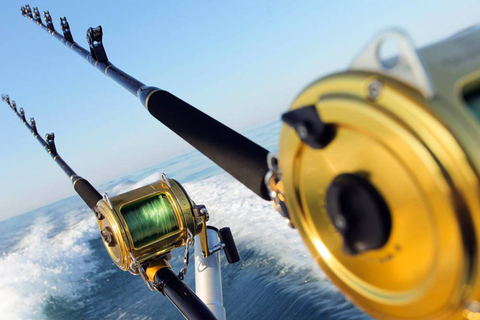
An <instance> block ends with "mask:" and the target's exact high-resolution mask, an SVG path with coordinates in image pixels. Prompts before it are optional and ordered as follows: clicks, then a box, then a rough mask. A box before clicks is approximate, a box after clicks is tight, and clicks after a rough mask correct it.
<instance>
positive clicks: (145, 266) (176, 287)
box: [2, 94, 240, 320]
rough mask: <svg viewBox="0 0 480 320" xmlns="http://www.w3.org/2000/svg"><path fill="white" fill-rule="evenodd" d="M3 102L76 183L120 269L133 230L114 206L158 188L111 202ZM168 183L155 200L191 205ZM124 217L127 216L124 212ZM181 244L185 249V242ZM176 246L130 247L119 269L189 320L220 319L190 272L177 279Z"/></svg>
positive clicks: (51, 137) (185, 216) (50, 135)
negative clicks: (189, 279)
mask: <svg viewBox="0 0 480 320" xmlns="http://www.w3.org/2000/svg"><path fill="white" fill-rule="evenodd" d="M2 101H5V102H6V103H7V104H8V105H9V106H10V108H11V109H12V110H13V112H14V113H15V114H16V115H17V116H18V118H19V119H20V120H21V121H22V122H23V123H24V124H25V126H26V127H27V129H28V130H29V131H30V132H31V133H32V134H33V136H34V137H35V138H36V139H37V140H38V142H39V143H40V144H41V145H42V147H43V148H44V149H45V151H47V152H48V154H49V155H50V156H51V157H52V158H53V160H54V161H55V162H56V163H57V164H58V165H59V166H60V168H62V170H63V171H64V172H65V174H66V175H67V176H68V177H69V178H70V180H71V181H72V184H73V187H74V189H75V191H76V192H77V193H78V195H79V196H80V197H81V198H82V199H83V201H85V203H86V204H87V205H88V206H89V207H90V208H91V209H92V211H93V212H94V213H95V216H96V218H97V219H98V224H99V227H100V234H101V236H102V240H103V242H104V244H105V247H106V248H107V251H108V253H109V254H110V256H111V257H112V259H113V260H114V262H115V263H117V265H119V262H118V261H116V260H115V259H117V260H118V257H119V252H118V250H120V249H121V248H124V247H125V246H128V244H127V242H128V241H125V240H124V238H122V237H120V236H118V234H124V233H125V232H128V231H129V229H128V228H124V227H123V225H122V223H121V222H119V221H118V220H116V218H115V217H118V213H115V212H114V210H115V209H116V207H115V208H114V207H113V206H112V202H113V203H115V204H116V203H117V202H118V201H117V200H116V198H122V197H124V198H127V197H128V198H129V201H130V202H132V198H136V197H141V198H145V194H142V195H141V196H139V194H140V193H141V192H142V191H141V190H140V189H148V190H149V192H150V194H151V193H152V192H151V190H152V186H153V187H156V185H148V186H146V187H143V188H140V189H136V190H132V191H129V192H127V193H125V194H121V195H119V196H117V197H116V198H112V199H111V200H110V199H109V198H108V196H107V195H105V196H103V197H102V196H101V195H100V193H99V192H98V191H97V190H96V189H95V188H94V187H93V186H92V185H91V184H90V183H89V182H88V181H87V180H86V179H84V178H82V177H80V176H79V175H77V174H76V173H75V171H73V169H72V168H70V166H69V165H68V164H67V163H66V162H65V161H64V160H63V159H62V158H61V157H60V155H59V154H58V152H57V148H56V146H55V142H54V139H55V135H54V133H47V134H46V135H45V140H44V139H43V138H42V137H41V136H40V134H39V133H38V130H37V125H36V122H35V119H34V118H30V123H28V122H27V120H26V117H25V111H24V110H23V108H20V109H18V110H17V104H16V102H15V101H14V100H10V97H9V96H8V95H3V94H2ZM167 182H168V184H169V185H168V187H167V186H164V184H165V183H164V182H160V185H161V186H163V189H162V190H161V192H159V193H156V194H153V196H156V195H158V194H162V195H164V194H167V193H168V192H171V193H172V194H174V196H176V197H183V198H184V201H185V200H187V201H190V200H189V198H188V195H186V194H185V193H184V192H183V190H181V189H180V190H178V188H181V187H179V186H175V185H173V184H178V183H177V182H175V181H174V180H171V181H167ZM172 185H173V186H172ZM157 188H158V186H157ZM139 190H140V191H139ZM122 199H123V198H122ZM122 205H123V203H122V202H121V203H119V206H122ZM137 207H139V208H140V210H141V209H142V208H141V206H137ZM137 211H139V210H137ZM121 213H123V211H122V212H121ZM121 213H120V214H121ZM135 213H136V211H133V213H129V214H130V215H132V214H135ZM173 214H175V213H173ZM179 214H181V215H182V218H183V219H192V217H193V214H191V213H190V215H189V212H188V209H187V210H184V211H182V212H180V213H179ZM137 215H138V214H137ZM126 216H127V215H126V214H124V215H123V220H122V221H125V220H126V221H128V220H127V219H126ZM114 225H116V228H117V229H119V230H116V231H117V233H115V232H114V230H112V229H113V226H114ZM127 225H128V223H127ZM129 227H130V228H132V230H130V232H131V233H132V232H133V227H134V225H133V224H130V225H129ZM148 227H149V226H148V225H143V228H145V229H147V230H148ZM156 227H157V228H158V227H159V226H158V225H156ZM138 231H143V232H145V230H137V232H138ZM169 231H171V230H169ZM154 232H155V233H156V234H157V237H159V236H158V234H159V233H161V232H160V231H159V230H154ZM200 232H205V231H202V230H200V229H198V230H193V233H194V234H198V233H200ZM170 233H172V232H170ZM219 234H220V237H222V235H223V236H225V237H228V236H230V237H231V233H230V229H229V228H223V231H222V232H219ZM161 236H163V235H161ZM161 236H160V237H161ZM160 237H159V239H161V240H164V241H168V240H169V239H168V238H166V237H163V239H162V238H160ZM165 238H166V239H165ZM174 240H175V241H176V242H179V237H178V236H177V237H175V238H174ZM122 242H123V243H122ZM224 242H225V243H224V246H226V247H229V249H230V250H233V251H232V252H233V254H234V255H236V256H235V257H234V259H237V260H235V261H233V260H231V259H229V261H232V263H234V262H237V261H238V260H239V259H240V257H239V256H238V252H237V251H236V248H235V244H234V242H233V240H231V241H230V242H228V239H227V241H224ZM180 243H181V244H182V245H183V243H182V242H181V241H180ZM174 246H175V245H172V244H167V245H166V246H165V247H164V248H160V247H158V246H148V245H145V246H144V248H142V252H141V253H138V252H136V251H135V250H134V249H133V248H128V247H127V249H126V250H127V251H126V253H125V255H126V257H121V258H122V259H120V260H122V262H123V261H125V264H126V265H125V264H124V265H119V267H120V268H121V269H124V270H128V271H130V272H131V273H133V274H140V275H141V276H142V278H143V280H144V281H145V282H146V283H147V285H148V286H149V288H150V289H152V290H157V291H159V292H160V293H162V294H163V295H165V296H166V297H167V298H168V299H169V300H170V301H171V302H172V304H173V305H174V306H175V307H176V308H177V309H178V310H179V311H180V313H181V314H182V315H183V316H184V317H185V318H187V319H192V320H193V319H195V320H202V319H207V320H215V319H217V318H216V317H215V316H214V315H213V313H212V311H210V309H209V308H208V307H207V306H206V305H205V303H204V302H203V301H202V300H201V299H200V298H199V297H198V296H197V295H196V294H195V293H194V292H193V291H192V289H190V288H189V287H188V286H187V285H186V284H185V283H184V282H183V281H182V280H181V279H180V278H182V279H183V275H184V274H185V273H186V271H185V272H184V273H183V274H182V272H181V273H180V274H181V276H177V275H176V274H175V273H174V272H173V271H172V269H171V268H170V265H169V263H168V260H169V259H170V250H171V249H172V248H173V247H174ZM176 246H177V247H180V246H181V245H180V244H177V245H176ZM222 249H223V248H222ZM227 250H228V249H227ZM152 251H153V252H155V253H157V255H154V256H153V257H152V254H151V252H152ZM217 251H218V250H217ZM187 252H188V246H187ZM227 254H230V252H227ZM145 256H148V259H145V258H144V257H145ZM127 259H129V260H127ZM140 262H142V263H140ZM122 267H123V268H122Z"/></svg>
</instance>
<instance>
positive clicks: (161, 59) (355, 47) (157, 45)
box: [0, 0, 480, 220]
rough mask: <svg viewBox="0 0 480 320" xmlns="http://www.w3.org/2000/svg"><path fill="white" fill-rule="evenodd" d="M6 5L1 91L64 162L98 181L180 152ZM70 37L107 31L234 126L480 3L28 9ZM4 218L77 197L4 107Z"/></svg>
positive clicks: (106, 83)
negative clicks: (378, 39)
mask: <svg viewBox="0 0 480 320" xmlns="http://www.w3.org/2000/svg"><path fill="white" fill-rule="evenodd" d="M23 4H24V3H23V2H18V1H8V2H7V1H4V2H3V3H2V5H1V9H2V10H1V11H2V18H1V19H0V27H1V29H0V30H2V32H1V33H0V42H1V43H2V50H1V51H0V91H1V93H8V94H10V97H11V98H13V99H14V100H16V101H17V105H18V106H19V107H23V108H24V109H25V111H26V114H27V117H31V116H34V117H35V119H36V120H37V126H38V129H39V131H40V132H41V133H42V134H45V133H46V132H52V131H53V132H55V134H56V144H57V149H58V151H59V153H60V154H61V155H62V157H63V158H64V159H65V160H66V161H67V162H68V163H69V164H70V165H71V166H72V167H73V168H74V170H76V171H77V173H78V174H80V175H82V176H83V177H85V178H87V179H89V180H90V181H91V182H92V183H93V184H99V183H101V182H103V181H106V180H108V179H112V178H115V177H118V176H120V175H122V174H125V173H128V172H132V171H135V170H137V169H140V168H143V167H146V166H149V165H152V164H154V163H157V162H158V161H159V160H161V159H165V158H167V157H170V156H172V155H175V154H178V153H181V152H183V151H185V150H188V148H189V147H188V145H187V144H186V143H184V142H183V141H182V140H181V139H179V138H177V137H176V136H175V135H174V134H172V133H170V132H169V131H168V129H166V128H164V127H163V126H162V125H161V124H160V123H158V122H157V121H156V120H155V119H154V118H153V117H151V116H150V115H149V114H148V113H147V112H146V111H145V110H144V109H143V107H142V106H141V104H140V103H139V102H138V101H137V99H136V98H135V97H134V96H132V95H131V94H129V93H128V92H127V91H125V90H124V89H123V88H121V87H120V86H118V85H117V84H116V83H114V82H113V81H112V80H110V79H108V78H106V77H105V76H103V75H102V74H101V73H100V72H98V71H97V70H95V69H94V68H92V67H91V66H90V65H89V64H88V63H87V62H86V61H84V60H82V59H81V58H80V57H78V56H77V55H76V54H74V53H73V52H72V51H70V50H69V49H67V48H66V47H65V46H63V45H62V44H61V43H60V42H58V41H57V40H56V39H54V38H53V37H51V36H49V35H48V34H47V33H46V32H44V31H43V30H41V29H40V28H38V27H37V26H35V25H34V24H33V23H32V22H31V21H29V20H27V19H25V18H23V17H22V16H21V14H20V11H19V7H20V6H21V5H23ZM30 5H31V6H32V7H34V6H38V7H39V9H40V11H41V12H42V11H43V10H49V11H50V13H51V15H52V18H53V20H54V23H55V26H56V28H57V29H58V30H60V25H59V17H60V16H66V17H67V18H68V21H69V24H70V27H71V30H72V34H73V37H74V39H75V40H76V42H78V43H79V44H80V45H82V46H83V47H87V43H86V39H85V35H86V30H87V28H89V27H91V26H97V25H102V27H103V32H104V37H103V39H104V45H105V49H106V52H107V55H108V57H109V59H110V60H111V61H112V63H114V64H115V65H116V66H117V67H119V68H121V69H123V70H124V71H126V72H127V73H129V74H131V75H132V76H134V77H136V78H137V79H139V80H140V81H142V82H144V83H146V84H149V85H153V86H157V87H160V88H162V89H166V90H168V91H170V92H172V93H174V94H175V95H177V96H179V97H181V98H182V99H184V100H186V101H187V102H189V103H191V104H193V105H194V106H196V107H197V108H199V109H201V110H202V111H204V112H206V113H208V114H210V115H211V116H213V117H215V118H217V119H218V120H220V121H222V122H224V123H225V124H227V125H229V126H231V127H232V128H234V129H237V130H242V129H244V128H247V127H250V126H253V125H256V124H258V123H261V122H264V121H267V120H271V119H274V118H278V117H279V116H280V114H281V113H282V112H284V111H285V110H286V109H287V108H288V106H289V104H290V103H291V101H292V100H293V98H294V97H295V96H296V95H297V94H298V93H299V92H300V91H301V89H302V88H303V87H305V86H306V85H307V84H308V83H310V82H311V81H313V80H314V79H316V78H318V77H321V76H325V75H327V74H328V73H331V72H336V71H341V70H344V69H346V68H347V67H348V65H349V64H350V62H351V61H352V59H353V58H354V57H355V55H356V54H357V53H358V52H359V51H360V50H361V48H363V46H364V45H365V44H366V43H367V42H368V40H369V39H371V38H372V37H373V36H374V35H375V34H377V33H378V32H379V31H381V30H383V29H386V28H390V27H400V28H403V29H405V30H406V31H407V32H409V33H410V34H411V36H412V38H413V39H414V41H415V43H416V44H417V45H418V46H421V45H425V44H428V43H431V42H433V41H436V40H439V39H442V38H444V37H447V36H449V35H451V34H453V33H455V32H456V31H458V30H461V29H463V28H466V27H469V26H471V25H473V24H476V23H479V22H480V18H479V16H478V12H480V10H479V9H480V3H479V2H478V1H466V0H457V1H398V2H392V1H375V2H374V1H330V2H327V1H237V2H233V1H174V0H171V1H135V2H132V1H124V2H120V1H90V0H84V1H75V2H74V1H37V2H32V3H30ZM0 144H1V145H2V148H1V149H0V204H1V206H2V211H0V220H1V219H5V218H7V217H10V216H13V215H16V214H19V213H22V212H25V211H27V210H31V209H34V208H36V207H38V206H41V205H44V204H47V203H50V202H52V201H54V200H57V199H60V198H64V197H66V196H69V195H72V194H74V192H73V190H72V188H71V186H70V183H69V181H68V179H67V178H66V177H65V176H64V173H63V172H62V171H61V170H60V169H59V168H58V167H57V166H56V165H55V164H54V163H53V162H52V160H51V159H50V157H49V156H48V155H47V154H46V153H45V152H44V151H43V150H42V148H41V147H40V145H39V144H38V142H37V141H36V140H35V139H33V138H32V136H31V135H30V133H29V132H28V131H27V130H26V129H25V127H24V126H23V125H22V124H21V123H20V122H19V121H18V119H17V118H16V117H15V116H14V115H13V113H12V112H11V111H10V110H9V108H7V106H6V105H5V104H4V103H3V104H1V107H0Z"/></svg>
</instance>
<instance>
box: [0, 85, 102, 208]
mask: <svg viewBox="0 0 480 320" xmlns="http://www.w3.org/2000/svg"><path fill="white" fill-rule="evenodd" d="M2 101H5V102H6V103H7V104H8V105H9V106H10V108H12V110H13V112H14V113H15V114H16V115H17V116H18V118H20V120H21V121H22V122H23V124H24V125H25V126H26V127H27V129H28V130H29V131H30V132H31V133H32V134H33V136H34V137H35V139H37V141H38V142H39V143H40V144H41V145H42V147H43V148H44V149H45V151H47V152H48V154H49V155H50V156H51V157H52V158H53V160H54V161H55V162H56V163H57V164H58V166H59V167H60V168H61V169H62V170H63V172H65V174H66V175H67V176H68V177H69V178H70V181H71V182H72V185H73V188H74V189H75V191H76V192H77V194H78V195H79V196H80V198H82V199H83V201H84V202H85V203H86V204H87V206H88V207H89V208H91V209H93V208H95V205H96V204H97V202H98V201H100V200H101V199H102V196H101V195H100V193H98V191H97V190H96V189H95V188H94V187H93V186H92V185H91V184H90V182H88V181H87V180H85V179H84V178H82V177H80V176H79V175H77V174H76V173H75V171H73V169H72V168H70V167H69V166H68V164H67V163H66V162H65V161H64V160H63V159H62V157H60V155H59V154H58V152H57V148H56V146H55V134H54V133H47V134H46V135H45V140H44V139H43V138H42V137H41V136H40V135H39V133H38V130H37V124H36V122H35V119H34V118H30V123H28V122H27V120H26V118H25V111H24V110H23V108H20V109H18V110H17V104H16V102H15V101H14V100H10V97H9V96H8V95H3V94H2Z"/></svg>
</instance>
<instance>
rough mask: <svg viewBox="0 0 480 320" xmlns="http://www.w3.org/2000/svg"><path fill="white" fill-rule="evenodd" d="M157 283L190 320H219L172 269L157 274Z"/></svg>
mask: <svg viewBox="0 0 480 320" xmlns="http://www.w3.org/2000/svg"><path fill="white" fill-rule="evenodd" d="M155 283H157V284H159V285H161V287H162V292H163V293H164V294H165V295H166V296H167V297H168V299H169V300H170V301H171V302H172V303H173V304H174V305H175V307H177V309H178V310H179V311H180V312H181V313H182V314H183V315H184V316H185V318H187V319H189V320H217V318H216V317H215V315H214V314H213V313H212V311H211V310H210V309H209V308H208V307H207V306H206V305H205V303H204V302H203V301H202V300H201V299H200V298H199V297H198V296H197V295H196V294H195V293H194V292H193V291H192V289H190V288H189V287H188V286H187V285H186V284H185V283H184V282H183V281H182V280H180V279H179V278H178V277H177V275H176V274H175V273H173V271H172V270H171V269H170V268H161V269H160V270H158V271H157V272H156V273H155Z"/></svg>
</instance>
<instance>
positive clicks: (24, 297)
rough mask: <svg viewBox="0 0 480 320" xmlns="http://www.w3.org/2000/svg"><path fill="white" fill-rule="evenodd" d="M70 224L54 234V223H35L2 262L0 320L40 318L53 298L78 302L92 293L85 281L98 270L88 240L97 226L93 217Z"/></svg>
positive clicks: (41, 220)
mask: <svg viewBox="0 0 480 320" xmlns="http://www.w3.org/2000/svg"><path fill="white" fill-rule="evenodd" d="M67 219H68V217H67ZM71 225H72V227H71V228H70V229H68V230H62V231H60V232H59V233H58V234H56V235H53V236H52V235H51V233H52V229H53V228H54V224H53V222H52V221H48V219H46V218H40V219H37V220H36V221H35V223H34V224H33V226H32V227H31V228H30V229H29V230H25V237H24V238H23V239H22V240H21V241H20V243H18V245H17V246H16V250H14V251H11V252H10V253H8V254H5V253H4V255H3V257H1V258H0V283H1V284H2V286H1V287H0V297H1V299H0V318H1V319H12V320H15V319H42V318H43V317H44V316H43V315H42V308H43V307H44V306H45V304H46V303H48V302H49V301H50V300H51V299H52V298H53V299H55V298H59V297H61V298H63V299H69V300H72V301H75V303H76V304H78V303H80V301H79V300H76V298H77V297H78V296H79V293H80V292H81V291H85V290H88V289H89V283H88V282H87V281H84V280H85V278H86V276H87V274H88V273H89V272H91V271H93V270H95V262H94V261H90V260H89V255H90V254H91V249H90V248H89V245H88V242H87V240H88V239H89V238H91V237H93V236H94V234H95V233H94V232H95V231H96V230H95V229H96V226H95V221H94V220H93V219H85V220H82V221H75V222H74V221H72V224H71ZM80 282H82V283H80Z"/></svg>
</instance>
